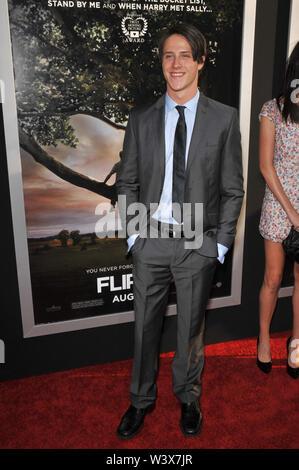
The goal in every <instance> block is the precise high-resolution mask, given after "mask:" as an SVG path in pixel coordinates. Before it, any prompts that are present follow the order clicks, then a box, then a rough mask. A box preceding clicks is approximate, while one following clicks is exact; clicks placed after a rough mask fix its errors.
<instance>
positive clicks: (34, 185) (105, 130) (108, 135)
mask: <svg viewBox="0 0 299 470" xmlns="http://www.w3.org/2000/svg"><path fill="white" fill-rule="evenodd" d="M71 124H72V126H73V127H74V129H75V134H76V136H77V138H78V139H79V143H78V144H77V148H75V149H74V148H71V147H68V146H65V145H61V144H59V145H58V146H57V147H48V148H47V151H48V153H49V154H50V155H52V156H53V157H55V158H57V159H58V160H59V161H61V162H62V163H64V164H65V165H67V166H69V167H70V168H71V169H73V170H75V171H78V172H80V173H83V174H84V175H87V176H90V177H92V178H95V179H98V180H99V181H103V180H104V179H105V177H106V176H107V174H108V173H109V172H110V170H111V168H112V167H113V165H114V164H115V163H116V162H117V161H119V151H120V150H121V149H122V144H123V137H124V132H123V131H122V130H117V129H114V128H112V127H111V126H109V125H108V124H106V123H104V122H102V121H101V120H100V119H96V118H93V117H90V116H83V115H77V116H74V117H72V118H71ZM22 168H23V184H24V197H25V206H26V217H27V232H28V237H30V238H31V237H33V238H36V237H46V236H50V235H55V234H57V233H59V232H60V231H61V230H63V229H67V230H80V232H81V233H82V234H83V233H90V232H93V231H95V224H96V222H97V220H98V219H99V216H98V215H96V214H95V208H96V206H97V205H98V204H99V203H108V204H109V200H108V199H106V198H103V197H102V196H99V195H97V194H94V193H92V192H90V191H87V190H86V189H82V188H79V187H77V186H74V185H73V184H70V183H68V182H66V181H64V180H62V179H61V178H58V177H57V176H56V175H55V174H53V173H52V172H50V171H49V170H48V169H47V168H45V167H43V166H41V165H40V164H38V163H36V162H35V160H34V159H33V158H32V157H31V156H30V155H29V154H28V153H25V152H24V151H22ZM114 182H115V175H114V176H112V177H111V179H110V180H109V181H108V182H107V184H113V183H114Z"/></svg>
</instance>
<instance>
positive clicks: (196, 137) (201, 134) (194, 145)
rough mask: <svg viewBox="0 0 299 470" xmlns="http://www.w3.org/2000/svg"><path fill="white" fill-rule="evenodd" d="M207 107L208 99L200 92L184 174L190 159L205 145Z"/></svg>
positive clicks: (187, 170) (207, 123)
mask: <svg viewBox="0 0 299 470" xmlns="http://www.w3.org/2000/svg"><path fill="white" fill-rule="evenodd" d="M207 107H208V100H207V98H206V96H205V95H203V94H202V93H200V97H199V100H198V104H197V111H196V116H195V121H194V127H193V132H192V137H191V142H190V147H189V152H188V160H187V168H186V174H187V173H188V172H189V170H190V167H191V165H192V160H193V159H194V157H195V155H200V154H201V150H202V149H203V148H204V146H205V142H206V135H207V129H208V126H209V122H208V119H207Z"/></svg>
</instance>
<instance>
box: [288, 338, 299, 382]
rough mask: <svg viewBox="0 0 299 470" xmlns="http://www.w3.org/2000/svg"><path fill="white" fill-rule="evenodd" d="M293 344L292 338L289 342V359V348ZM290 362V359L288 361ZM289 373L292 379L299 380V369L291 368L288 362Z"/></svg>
mask: <svg viewBox="0 0 299 470" xmlns="http://www.w3.org/2000/svg"><path fill="white" fill-rule="evenodd" d="M290 342H291V336H290V337H289V339H288V340H287V358H288V357H289V346H290ZM287 360H288V359H287ZM287 373H288V374H289V376H290V377H292V378H293V379H298V377H299V367H291V366H290V365H289V363H288V362H287Z"/></svg>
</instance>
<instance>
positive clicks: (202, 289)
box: [130, 238, 217, 408]
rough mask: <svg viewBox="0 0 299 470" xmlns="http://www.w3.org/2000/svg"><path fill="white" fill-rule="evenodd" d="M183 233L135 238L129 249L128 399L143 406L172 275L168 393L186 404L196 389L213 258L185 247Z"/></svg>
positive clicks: (151, 394)
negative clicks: (173, 329)
mask: <svg viewBox="0 0 299 470" xmlns="http://www.w3.org/2000/svg"><path fill="white" fill-rule="evenodd" d="M184 241H185V239H184V238H179V239H176V238H167V239H166V238H164V239H163V238H154V239H152V238H138V239H137V240H136V242H135V244H134V246H133V248H132V255H133V279H134V308H135V349H134V359H133V366H132V378H131V388H130V398H131V403H132V405H133V406H135V407H136V408H143V407H146V406H148V405H150V404H152V403H153V402H155V400H156V398H157V385H156V378H157V372H158V358H159V346H160V338H161V331H162V325H163V317H164V313H165V310H166V306H167V301H168V294H169V287H170V283H171V281H172V280H174V283H175V286H176V296H177V346H176V352H175V356H174V358H173V361H172V377H173V392H174V394H175V395H176V396H177V398H178V399H179V401H180V402H181V403H189V402H192V401H194V400H195V399H196V398H197V397H199V395H200V392H201V372H202V368H203V364H204V342H203V333H204V319H205V309H206V304H207V301H208V298H209V293H210V289H211V285H212V280H213V276H214V272H215V267H216V264H217V258H213V257H206V256H203V255H201V254H199V252H198V251H197V250H192V249H186V248H185V247H184Z"/></svg>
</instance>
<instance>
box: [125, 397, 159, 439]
mask: <svg viewBox="0 0 299 470" xmlns="http://www.w3.org/2000/svg"><path fill="white" fill-rule="evenodd" d="M154 408H155V405H154V404H153V405H150V406H148V407H146V408H135V406H133V405H131V406H130V407H129V408H128V409H127V411H126V412H125V414H124V416H123V417H122V420H121V422H120V425H119V426H118V428H117V431H116V434H117V435H118V437H120V438H121V439H131V437H134V436H136V434H138V433H139V432H140V431H141V429H142V427H143V422H144V418H145V415H146V414H147V413H151V412H152V411H153V410H154Z"/></svg>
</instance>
